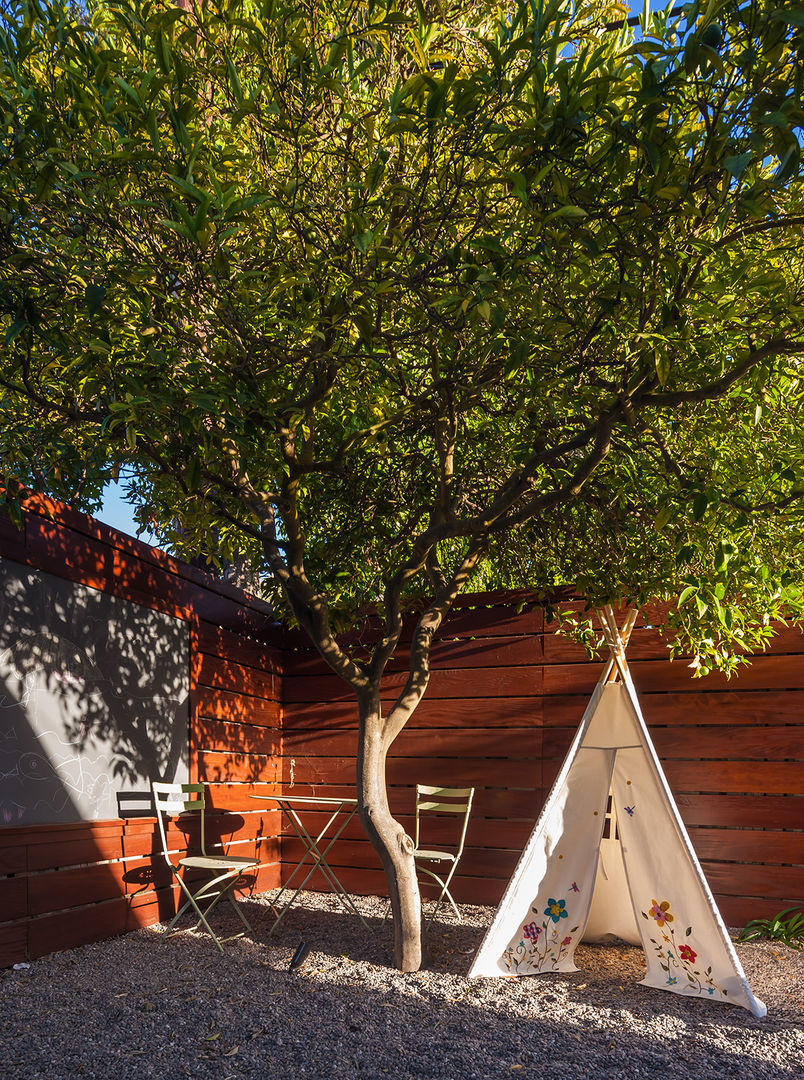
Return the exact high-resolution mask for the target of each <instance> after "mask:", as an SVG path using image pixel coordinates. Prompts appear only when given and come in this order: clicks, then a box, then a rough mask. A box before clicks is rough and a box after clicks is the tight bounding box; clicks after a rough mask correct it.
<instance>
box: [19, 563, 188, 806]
mask: <svg viewBox="0 0 804 1080" xmlns="http://www.w3.org/2000/svg"><path fill="white" fill-rule="evenodd" d="M188 696H189V630H188V626H187V624H186V623H185V622H182V621H180V620H178V619H175V618H172V617H170V616H167V615H164V614H162V613H160V612H155V611H152V610H150V609H148V608H145V607H141V606H140V605H137V604H133V603H130V602H128V601H125V600H122V599H120V598H118V597H114V596H109V595H108V594H105V593H101V592H99V591H97V590H95V589H90V588H87V587H85V586H82V585H77V584H74V583H72V582H69V581H65V580H63V579H61V578H57V577H54V576H52V575H50V574H45V573H40V572H38V571H35V570H31V569H29V568H28V567H24V566H20V565H18V564H15V563H12V562H9V561H7V560H0V751H1V752H2V762H3V764H2V767H0V815H2V817H0V821H2V823H3V824H16V825H27V824H36V823H55V822H66V821H79V820H92V819H103V818H115V817H117V816H118V814H119V807H118V802H117V799H116V794H117V793H118V792H120V791H132V790H137V789H142V788H146V789H147V788H149V786H150V781H151V780H152V779H157V778H164V779H168V780H173V779H179V780H182V779H186V776H187V731H188ZM8 815H10V816H11V819H12V820H9V819H7V818H8Z"/></svg>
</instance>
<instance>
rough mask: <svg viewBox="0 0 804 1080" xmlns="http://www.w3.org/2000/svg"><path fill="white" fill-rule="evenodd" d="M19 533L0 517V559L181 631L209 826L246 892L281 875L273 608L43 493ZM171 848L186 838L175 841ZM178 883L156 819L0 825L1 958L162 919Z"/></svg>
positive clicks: (192, 741)
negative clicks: (160, 617)
mask: <svg viewBox="0 0 804 1080" xmlns="http://www.w3.org/2000/svg"><path fill="white" fill-rule="evenodd" d="M26 505H27V512H26V513H25V515H24V524H23V528H22V530H20V529H18V528H16V526H14V525H13V524H12V523H11V522H10V521H9V520H8V518H6V517H3V516H0V556H3V557H5V558H7V559H11V560H14V561H16V562H19V563H23V564H25V565H28V566H31V567H34V568H36V569H39V570H43V571H46V572H48V573H51V574H55V575H57V576H58V577H62V578H67V579H68V580H70V581H75V582H79V583H80V584H83V585H88V586H90V587H91V588H95V589H99V590H101V591H103V592H108V593H111V594H113V595H116V596H119V597H122V598H124V599H126V600H130V601H133V602H135V603H138V604H143V605H145V606H147V607H149V608H152V609H154V610H157V611H161V612H164V613H166V614H168V615H172V616H175V617H176V618H179V619H183V620H186V621H187V622H188V624H189V628H190V697H189V710H188V716H187V725H188V745H189V753H190V777H191V779H192V780H195V779H201V780H205V781H207V782H208V784H209V800H210V803H211V805H212V807H213V813H212V814H211V816H210V821H209V827H210V831H211V833H212V834H213V835H215V836H219V837H220V838H221V839H222V840H223V841H224V842H225V843H226V844H227V846H228V847H229V849H230V850H231V851H232V852H233V853H237V854H244V855H249V856H251V855H255V856H256V857H257V858H259V860H260V869H259V872H258V873H256V874H254V875H252V878H251V879H250V880H249V882H248V886H249V890H250V891H263V890H265V889H269V888H273V887H274V886H276V885H277V884H278V883H279V879H280V858H279V855H280V853H279V839H278V832H279V829H278V815H277V811H276V809H275V808H272V807H271V804H270V802H268V801H266V802H265V804H264V805H261V804H260V802H259V801H255V800H251V799H249V798H248V796H249V795H250V794H256V793H261V794H272V793H274V792H275V791H276V781H277V779H278V776H279V769H280V761H281V758H280V745H281V700H280V699H281V652H280V650H279V648H278V642H279V640H280V638H281V634H280V633H279V631H278V628H277V627H276V626H275V624H274V622H273V620H272V617H271V612H270V609H269V608H268V606H267V605H265V604H263V603H261V602H260V601H257V600H254V599H253V598H249V597H247V596H245V595H244V594H243V593H242V592H240V591H239V590H238V589H234V588H232V587H230V586H228V585H226V584H225V583H223V582H220V581H217V580H215V579H213V578H212V577H210V576H209V575H207V574H204V573H203V572H201V571H199V570H196V569H194V568H193V567H191V566H187V565H185V564H183V563H180V562H178V561H177V560H175V559H171V558H169V557H168V556H166V555H164V554H163V553H162V552H160V551H158V550H156V549H153V548H150V547H149V546H148V545H146V544H141V543H138V542H137V541H136V540H132V539H130V538H129V537H126V536H124V535H122V534H121V533H118V532H117V531H116V530H113V529H110V528H108V527H107V526H105V525H102V524H100V523H99V522H96V521H93V520H92V519H90V518H87V517H85V516H83V515H80V514H77V513H75V512H73V511H71V510H68V509H67V508H65V507H63V506H61V505H58V504H55V503H53V502H51V501H49V500H45V499H41V498H36V499H31V500H30V501H29V503H28V504H26ZM173 841H174V845H175V848H176V850H177V851H180V850H183V849H184V847H185V844H186V838H185V837H183V836H182V835H181V834H179V833H176V834H175V835H174V836H173ZM176 894H177V890H176V887H175V886H174V885H173V884H172V881H171V876H170V873H169V871H168V869H167V867H166V866H165V864H164V861H163V859H162V855H161V844H160V840H159V835H158V831H157V828H156V820H155V819H154V818H151V817H133V818H125V819H124V818H117V819H114V820H110V821H88V822H79V823H76V824H54V825H33V826H26V827H14V828H9V827H0V967H2V966H8V965H10V964H13V963H16V962H18V961H21V960H25V959H26V958H33V957H37V956H42V955H43V954H45V953H48V952H52V951H53V950H54V949H61V948H67V947H69V946H73V945H79V944H83V943H86V942H88V941H95V940H101V939H103V938H106V937H111V936H113V935H115V934H121V933H124V932H125V931H127V930H132V929H135V928H137V927H139V926H145V925H148V924H150V923H153V922H157V921H159V920H160V919H164V918H165V917H169V915H170V914H172V912H173V911H174V910H175V908H174V904H175V900H176Z"/></svg>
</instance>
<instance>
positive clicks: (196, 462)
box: [187, 457, 201, 491]
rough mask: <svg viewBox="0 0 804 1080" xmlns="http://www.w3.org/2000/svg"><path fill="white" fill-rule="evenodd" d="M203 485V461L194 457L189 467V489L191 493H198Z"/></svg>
mask: <svg viewBox="0 0 804 1080" xmlns="http://www.w3.org/2000/svg"><path fill="white" fill-rule="evenodd" d="M200 484H201V459H200V458H197V457H194V458H191V459H190V463H189V465H188V466H187V487H188V488H189V489H190V491H198V488H199V486H200Z"/></svg>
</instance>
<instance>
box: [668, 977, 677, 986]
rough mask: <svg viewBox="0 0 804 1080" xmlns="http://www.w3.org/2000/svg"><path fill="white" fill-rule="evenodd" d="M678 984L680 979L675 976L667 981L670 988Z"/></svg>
mask: <svg viewBox="0 0 804 1080" xmlns="http://www.w3.org/2000/svg"><path fill="white" fill-rule="evenodd" d="M677 982H678V979H677V978H676V977H675V975H671V976H670V977H669V979H668V980H667V985H668V986H675V985H676V983H677Z"/></svg>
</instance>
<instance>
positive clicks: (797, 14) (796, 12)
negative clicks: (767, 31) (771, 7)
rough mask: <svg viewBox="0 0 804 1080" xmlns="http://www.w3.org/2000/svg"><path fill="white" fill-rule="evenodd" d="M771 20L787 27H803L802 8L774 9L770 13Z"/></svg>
mask: <svg viewBox="0 0 804 1080" xmlns="http://www.w3.org/2000/svg"><path fill="white" fill-rule="evenodd" d="M771 18H772V19H776V20H777V21H778V22H783V23H787V25H788V26H804V7H792V6H791V7H789V8H786V7H785V8H776V10H775V11H772V12H771Z"/></svg>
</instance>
